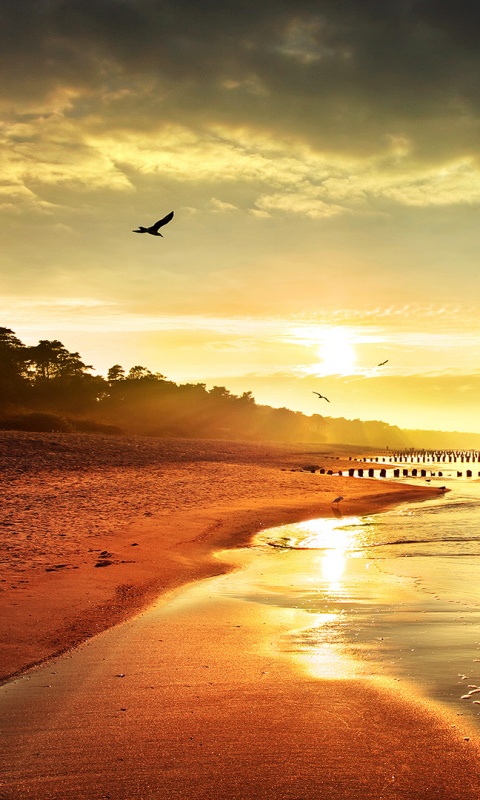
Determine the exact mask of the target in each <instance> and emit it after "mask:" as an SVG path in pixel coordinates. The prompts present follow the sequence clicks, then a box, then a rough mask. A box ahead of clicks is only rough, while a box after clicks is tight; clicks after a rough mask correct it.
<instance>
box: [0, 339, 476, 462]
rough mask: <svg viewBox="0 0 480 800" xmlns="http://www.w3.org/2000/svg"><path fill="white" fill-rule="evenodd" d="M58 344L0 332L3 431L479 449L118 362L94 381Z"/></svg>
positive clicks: (464, 440)
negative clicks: (269, 402)
mask: <svg viewBox="0 0 480 800" xmlns="http://www.w3.org/2000/svg"><path fill="white" fill-rule="evenodd" d="M92 369H93V367H92V366H91V365H88V364H85V363H84V362H83V361H82V359H81V356H80V354H79V353H72V352H69V351H68V350H67V348H66V347H65V346H64V345H63V344H62V342H60V341H58V340H53V341H50V340H46V339H43V340H40V341H39V342H38V344H37V345H35V346H27V345H24V344H23V343H22V342H21V341H20V340H19V339H18V337H17V336H16V335H15V333H14V332H13V331H12V330H10V329H9V328H0V429H4V430H5V429H21V430H37V431H102V432H105V433H125V434H140V435H147V436H162V437H186V438H205V439H207V438H208V439H238V440H250V441H278V442H280V441H283V442H288V441H291V442H311V443H314V442H319V443H321V442H324V443H329V444H336V443H339V444H353V445H361V446H372V447H377V448H385V447H387V446H388V447H389V448H391V449H394V448H402V447H410V446H415V447H427V448H428V447H439V448H440V447H445V448H448V447H479V446H480V435H473V434H459V433H455V434H453V433H443V432H436V431H404V430H401V429H400V428H398V427H396V426H392V425H388V424H386V423H384V422H380V421H367V422H364V421H361V420H359V419H355V420H347V419H344V418H332V417H324V416H322V415H320V414H312V415H311V416H308V415H306V414H302V413H301V412H299V411H292V410H290V409H288V408H272V407H271V406H264V405H259V404H257V403H256V402H255V399H254V397H253V396H252V393H251V392H244V393H243V394H242V395H234V394H232V393H231V392H230V391H229V390H228V389H226V388H225V387H224V386H214V387H213V388H211V389H207V388H206V384H204V383H185V384H177V383H174V382H173V381H170V380H168V379H167V378H166V376H165V375H162V374H161V373H159V372H155V373H154V372H151V371H150V370H149V369H148V368H147V367H144V366H141V365H135V366H133V367H131V368H130V369H129V370H128V371H126V370H125V369H124V368H123V366H122V365H120V364H114V365H113V366H112V367H110V369H109V370H108V373H107V376H106V377H102V376H98V375H92V374H91V370H92Z"/></svg>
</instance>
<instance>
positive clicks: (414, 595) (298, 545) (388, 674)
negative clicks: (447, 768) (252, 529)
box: [218, 464, 480, 728]
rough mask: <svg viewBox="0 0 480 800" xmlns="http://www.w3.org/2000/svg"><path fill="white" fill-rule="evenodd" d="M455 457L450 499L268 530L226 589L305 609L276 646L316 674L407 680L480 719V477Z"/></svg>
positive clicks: (478, 722)
mask: <svg viewBox="0 0 480 800" xmlns="http://www.w3.org/2000/svg"><path fill="white" fill-rule="evenodd" d="M393 466H395V465H393ZM409 466H410V467H411V466H415V464H413V465H409ZM420 466H421V467H423V466H425V465H424V464H422V465H419V468H420ZM430 466H431V465H429V469H430ZM448 467H449V468H448V469H445V465H444V468H443V475H442V477H439V478H438V477H435V478H431V479H430V485H436V484H438V485H439V486H440V485H442V486H443V485H446V486H447V487H448V489H449V490H450V491H447V492H445V493H443V492H442V493H439V496H438V498H435V499H429V500H426V501H424V502H419V503H408V504H404V505H401V506H398V507H396V508H394V509H392V510H390V511H384V512H382V513H379V514H372V515H369V516H365V517H349V516H345V517H344V516H342V515H341V505H340V509H339V511H338V512H337V516H335V517H333V518H329V519H316V520H311V521H309V522H303V523H299V524H291V525H285V526H282V527H277V528H271V529H268V530H264V531H263V532H262V533H260V534H258V535H257V536H256V538H255V540H254V542H253V546H252V547H251V548H249V551H250V553H249V555H248V557H247V558H246V561H247V563H246V564H245V563H244V564H243V565H242V566H243V567H244V568H243V569H240V570H237V571H236V572H234V573H232V574H230V575H228V576H224V578H223V579H221V580H220V581H219V582H218V588H219V591H220V592H221V593H224V594H226V595H229V596H231V597H236V598H241V599H243V600H246V601H249V602H254V603H268V604H270V605H273V606H276V607H277V608H279V609H283V610H285V609H295V610H296V611H299V612H304V614H303V616H301V625H300V626H298V624H297V625H296V626H295V628H294V629H286V630H285V632H284V634H283V635H282V636H281V637H280V639H279V641H278V642H276V643H275V647H276V648H277V649H278V652H279V655H284V656H285V657H287V656H288V657H290V658H292V657H293V658H295V659H296V660H297V661H298V662H299V663H300V664H301V666H302V668H304V669H306V670H308V671H309V672H310V674H312V675H316V676H318V677H322V678H327V679H328V678H348V677H354V676H355V677H358V676H360V675H364V676H367V677H369V678H371V679H374V680H375V679H379V680H384V681H385V680H387V681H390V682H393V683H395V682H396V683H397V685H398V689H399V691H407V692H408V691H410V689H413V690H415V691H417V692H420V693H421V694H423V695H424V696H427V697H429V698H430V699H431V700H434V701H440V702H441V703H443V704H447V705H448V706H449V707H450V709H451V710H453V712H454V713H455V714H457V715H461V716H463V717H468V718H469V720H470V721H471V722H473V723H474V725H475V726H476V727H478V728H480V481H478V480H475V479H473V480H472V479H466V478H465V477H462V478H457V477H456V470H457V465H456V464H450V465H448ZM434 468H435V467H434V466H431V469H434ZM458 469H460V465H459V466H458ZM464 470H465V465H464V464H463V472H464V474H465V471H464ZM388 477H389V479H390V475H389V476H388ZM352 480H355V478H352ZM403 480H408V482H409V483H414V482H417V481H418V482H419V483H424V482H425V478H417V479H415V478H408V479H405V478H404V479H403ZM240 561H241V559H240ZM295 619H296V620H297V621H298V615H297V616H296V617H295ZM287 627H288V626H287Z"/></svg>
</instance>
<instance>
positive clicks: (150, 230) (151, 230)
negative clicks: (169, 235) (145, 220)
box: [132, 211, 173, 239]
mask: <svg viewBox="0 0 480 800" xmlns="http://www.w3.org/2000/svg"><path fill="white" fill-rule="evenodd" d="M171 219H173V211H170V214H167V216H166V217H164V218H163V219H159V220H158V222H156V223H155V224H154V225H150V227H149V228H144V227H143V226H142V225H139V226H138V230H136V231H132V233H150V234H151V235H152V236H162V234H161V233H159V232H158V229H159V228H161V227H163V225H166V224H167V222H170V220H171ZM162 239H163V236H162Z"/></svg>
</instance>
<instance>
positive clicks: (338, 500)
mask: <svg viewBox="0 0 480 800" xmlns="http://www.w3.org/2000/svg"><path fill="white" fill-rule="evenodd" d="M340 500H343V496H342V495H340V497H336V498H335V500H332V502H331V504H330V505H332V506H333V504H334V503H339V502H340Z"/></svg>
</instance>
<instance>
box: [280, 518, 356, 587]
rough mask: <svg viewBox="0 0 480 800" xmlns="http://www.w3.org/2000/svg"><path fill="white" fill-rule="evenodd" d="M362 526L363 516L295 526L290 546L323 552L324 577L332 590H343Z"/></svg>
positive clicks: (309, 521) (312, 521)
mask: <svg viewBox="0 0 480 800" xmlns="http://www.w3.org/2000/svg"><path fill="white" fill-rule="evenodd" d="M359 523H360V517H345V518H343V519H337V518H335V519H312V520H308V521H307V522H301V523H299V524H297V525H295V526H292V527H293V528H294V530H293V531H292V533H293V536H291V537H289V539H290V541H289V545H290V547H293V548H295V549H298V550H304V549H308V550H320V551H324V553H323V555H322V556H321V560H320V568H321V574H322V578H323V580H324V581H325V582H326V583H327V584H328V587H329V589H330V590H331V591H339V590H340V589H341V587H342V581H341V579H342V576H343V574H344V572H345V567H346V562H347V557H348V552H349V551H353V550H355V551H357V550H358V548H359V547H360V545H361V543H360V537H359V528H358V525H359Z"/></svg>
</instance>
